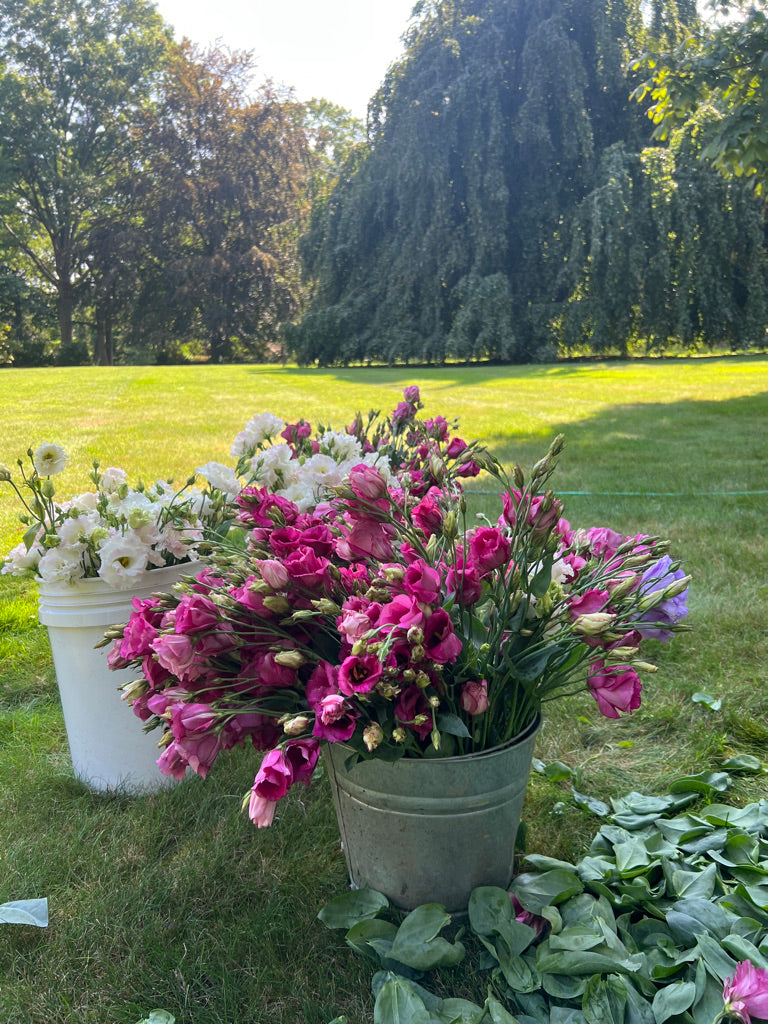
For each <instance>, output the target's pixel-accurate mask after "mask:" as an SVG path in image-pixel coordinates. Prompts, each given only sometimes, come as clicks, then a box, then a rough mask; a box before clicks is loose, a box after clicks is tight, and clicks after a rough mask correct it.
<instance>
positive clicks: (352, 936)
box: [344, 918, 397, 961]
mask: <svg viewBox="0 0 768 1024" xmlns="http://www.w3.org/2000/svg"><path fill="white" fill-rule="evenodd" d="M396 934H397V925H394V924H392V922H391V921H382V920H381V919H379V918H366V920H364V921H358V922H357V924H354V925H352V927H351V928H350V929H349V931H348V932H347V934H346V935H345V936H344V939H345V941H346V943H347V945H348V946H350V947H351V948H352V949H354V951H355V952H356V953H361V954H362V955H363V956H367V957H371V958H372V959H374V960H377V961H378V960H379V958H380V956H381V953H382V947H381V946H373V945H372V944H371V942H372V940H374V939H379V940H381V939H384V940H386V941H388V942H389V944H390V945H389V947H388V949H387V951H386V952H387V953H388V952H389V949H391V948H392V942H393V941H394V938H395V935H396Z"/></svg>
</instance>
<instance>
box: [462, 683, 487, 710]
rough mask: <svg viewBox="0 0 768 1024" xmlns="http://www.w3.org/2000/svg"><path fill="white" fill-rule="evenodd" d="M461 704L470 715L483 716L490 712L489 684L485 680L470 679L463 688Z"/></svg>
mask: <svg viewBox="0 0 768 1024" xmlns="http://www.w3.org/2000/svg"><path fill="white" fill-rule="evenodd" d="M459 703H460V704H461V706H462V708H463V709H464V710H465V711H466V712H467V714H468V715H482V714H484V713H485V712H486V711H487V710H488V683H487V682H486V681H485V679H470V681H469V682H468V683H464V685H463V686H462V688H461V696H460V698H459Z"/></svg>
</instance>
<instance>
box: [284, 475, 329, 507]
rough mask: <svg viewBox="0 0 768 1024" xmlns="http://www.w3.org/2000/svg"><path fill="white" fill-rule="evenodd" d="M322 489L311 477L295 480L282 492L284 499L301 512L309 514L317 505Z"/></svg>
mask: <svg viewBox="0 0 768 1024" xmlns="http://www.w3.org/2000/svg"><path fill="white" fill-rule="evenodd" d="M319 491H320V488H319V487H317V485H316V484H314V483H313V482H312V480H311V479H310V478H309V477H306V478H303V479H300V480H295V481H294V482H293V483H291V484H289V485H288V487H286V488H284V490H282V491H280V494H281V496H282V497H283V498H287V499H288V501H292V502H293V503H294V505H296V507H297V508H298V510H299V512H307V511H309V510H311V509H313V508H314V507H315V505H317V502H318V500H319Z"/></svg>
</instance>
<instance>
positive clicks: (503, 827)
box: [324, 717, 541, 912]
mask: <svg viewBox="0 0 768 1024" xmlns="http://www.w3.org/2000/svg"><path fill="white" fill-rule="evenodd" d="M540 724H541V719H540V717H537V718H536V720H535V721H534V722H533V723H532V724H531V725H530V726H529V727H528V728H527V729H526V730H525V731H524V732H523V733H521V734H520V735H519V736H517V737H515V738H514V739H512V740H510V741H509V743H505V744H504V745H503V746H500V747H494V748H493V749H492V750H487V751H484V752H482V753H480V754H469V755H466V756H463V757H445V758H434V759H433V758H414V759H411V758H402V759H401V760H399V761H396V762H395V763H394V764H392V763H388V762H385V761H379V760H375V759H374V760H371V761H358V762H357V763H356V764H355V765H353V766H352V767H351V768H346V767H345V764H344V762H345V761H346V760H347V759H348V758H349V757H350V755H351V754H353V750H352V748H351V747H348V746H346V745H345V744H342V743H328V744H325V746H324V761H325V765H326V769H327V772H328V776H329V778H330V781H331V788H332V790H333V799H334V804H335V806H336V815H337V818H338V821H339V830H340V832H341V842H342V847H343V849H344V854H345V856H346V859H347V866H348V868H349V876H350V881H351V883H352V885H353V887H355V888H370V889H376V890H377V891H378V892H382V893H384V895H385V896H387V897H388V898H389V899H390V901H391V902H392V903H394V904H395V905H396V906H398V907H402V908H403V909H406V910H411V909H413V908H414V907H417V906H420V905H421V904H422V903H441V904H442V905H443V906H444V907H445V908H446V910H448V911H450V912H458V911H463V910H465V909H466V907H467V904H468V902H469V897H470V894H471V893H472V890H473V889H475V888H476V887H477V886H480V885H497V886H501V887H502V888H506V887H507V886H508V885H509V883H510V881H511V879H512V873H513V864H514V853H515V837H516V835H517V829H518V826H519V824H520V815H521V812H522V808H523V800H524V798H525V790H526V786H527V783H528V775H529V773H530V769H531V758H532V756H533V748H534V745H535V742H536V734H537V732H538V730H539V726H540Z"/></svg>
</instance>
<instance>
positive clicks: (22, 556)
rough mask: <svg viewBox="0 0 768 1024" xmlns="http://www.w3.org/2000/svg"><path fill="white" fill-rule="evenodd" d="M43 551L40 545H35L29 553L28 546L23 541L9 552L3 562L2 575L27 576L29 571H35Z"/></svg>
mask: <svg viewBox="0 0 768 1024" xmlns="http://www.w3.org/2000/svg"><path fill="white" fill-rule="evenodd" d="M42 554H43V549H42V548H41V547H40V546H39V545H38V544H33V545H32V547H31V548H30V549H29V551H27V545H26V544H25V543H24V542H23V541H22V542H21V543H20V544H17V545H16V547H15V548H14V549H13V550H12V551H9V552H8V554H7V555H6V557H5V559H4V561H3V567H2V569H0V573H3V574H4V575H8V574H10V575H11V576H25V575H26V574H27V571H28V570H29V569H34V568H35V567H36V566H37V563H38V562H39V561H40V556H41V555H42Z"/></svg>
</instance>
